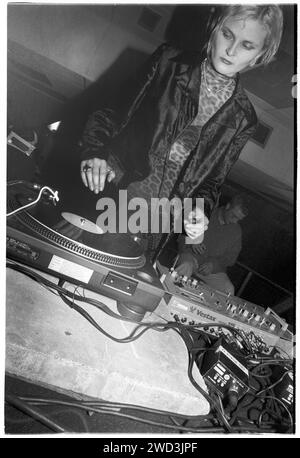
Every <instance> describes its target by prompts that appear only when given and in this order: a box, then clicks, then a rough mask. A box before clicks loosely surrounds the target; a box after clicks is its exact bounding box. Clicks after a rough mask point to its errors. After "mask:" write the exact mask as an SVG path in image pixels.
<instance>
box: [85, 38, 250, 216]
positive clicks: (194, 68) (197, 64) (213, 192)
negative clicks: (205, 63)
mask: <svg viewBox="0 0 300 458" xmlns="http://www.w3.org/2000/svg"><path fill="white" fill-rule="evenodd" d="M202 60H203V56H201V55H199V54H198V53H191V52H186V51H181V50H178V49H175V48H173V47H171V46H169V45H168V44H163V45H161V46H160V47H159V48H158V49H157V50H156V51H155V52H154V54H153V55H152V56H151V57H150V58H149V60H148V61H147V63H146V65H145V66H144V67H143V68H142V70H141V71H140V72H139V74H138V75H136V80H135V90H134V91H133V93H132V94H131V95H128V96H127V97H126V94H124V91H123V94H120V93H119V94H118V96H117V97H115V99H113V98H112V99H111V103H110V106H109V108H105V107H104V108H103V109H101V110H98V111H96V112H95V113H93V114H92V115H91V116H90V118H89V120H88V122H87V125H86V127H85V130H84V133H83V138H82V140H81V142H80V154H81V158H82V160H84V159H89V158H93V157H99V158H103V159H105V158H107V156H108V153H109V151H113V152H114V155H115V156H117V158H118V159H119V161H120V164H121V166H122V168H123V169H124V171H125V176H124V180H123V183H122V185H120V187H126V185H128V184H129V183H130V182H132V181H136V180H142V179H144V178H145V177H146V176H147V175H148V174H149V172H150V166H149V152H150V151H151V154H153V155H156V154H157V155H162V154H164V153H165V152H166V150H170V147H171V145H172V143H173V142H174V141H175V140H176V138H177V137H178V136H179V135H180V134H181V132H182V131H183V130H184V128H185V127H186V126H188V125H189V124H190V123H191V122H192V121H193V119H194V118H195V117H196V114H197V110H198V103H199V91H200V83H201V62H202ZM125 92H126V91H125ZM124 95H125V97H124ZM124 98H125V99H127V100H126V101H125V102H124V101H123V99H124ZM256 124H257V117H256V113H255V111H254V108H253V106H252V104H251V103H250V101H249V99H248V97H247V95H246V93H245V92H244V90H243V89H242V87H241V84H240V82H239V78H238V81H237V84H236V88H235V90H234V93H233V95H232V96H231V97H230V99H229V100H227V102H226V103H225V104H224V105H223V106H222V107H221V108H220V109H219V110H218V111H217V112H216V113H215V114H214V116H212V118H211V119H210V120H209V121H208V122H207V123H206V124H205V125H204V126H203V127H202V131H201V136H200V140H199V142H198V144H197V146H196V148H195V149H194V151H193V152H192V153H191V154H190V155H189V157H188V159H187V161H186V163H185V165H184V167H183V169H182V170H181V173H180V174H179V178H178V180H177V182H176V184H175V187H174V189H173V192H172V195H177V196H179V197H181V198H184V197H202V198H204V199H205V200H204V202H205V213H206V215H207V216H208V217H209V216H210V214H211V212H212V210H213V208H214V207H215V205H216V204H217V201H218V197H219V192H220V187H221V185H222V183H223V182H224V180H225V178H226V176H227V174H228V173H229V171H230V169H231V167H232V166H233V164H234V163H235V161H236V160H237V159H238V157H239V155H240V153H241V150H242V148H243V147H244V145H245V143H246V142H247V140H248V139H249V137H250V136H251V135H252V134H253V133H254V131H255V129H256ZM191 161H192V164H191ZM170 197H171V196H170Z"/></svg>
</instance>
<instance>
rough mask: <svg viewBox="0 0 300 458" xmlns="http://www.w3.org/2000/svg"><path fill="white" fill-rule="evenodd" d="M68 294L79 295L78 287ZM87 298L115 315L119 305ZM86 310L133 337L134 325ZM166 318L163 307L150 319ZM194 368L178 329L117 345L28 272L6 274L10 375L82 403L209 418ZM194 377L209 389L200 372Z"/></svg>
mask: <svg viewBox="0 0 300 458" xmlns="http://www.w3.org/2000/svg"><path fill="white" fill-rule="evenodd" d="M47 278H50V279H53V280H55V279H54V278H53V277H52V278H51V277H49V276H48V277H47ZM69 288H70V289H71V290H74V286H72V285H69ZM77 293H78V290H77ZM85 294H86V296H88V297H93V298H95V299H98V300H101V301H103V302H104V303H105V304H107V305H108V306H109V307H110V308H111V309H112V310H115V302H114V301H113V300H111V299H108V298H106V297H104V296H99V295H97V294H96V293H91V292H89V291H86V292H85ZM81 305H83V304H81ZM83 307H84V309H85V310H86V311H87V312H88V313H89V314H90V315H91V316H92V317H93V318H94V320H95V321H96V322H97V323H98V324H99V325H100V326H101V327H103V329H104V330H105V331H106V332H107V333H109V334H110V335H113V336H114V337H117V338H123V337H126V336H127V335H129V333H130V332H131V330H132V329H133V327H135V325H134V324H132V323H127V322H123V321H119V320H117V319H115V318H111V317H109V316H108V315H107V314H105V313H103V312H102V311H100V310H98V309H97V308H95V307H93V306H91V305H88V304H84V305H83ZM166 313H167V311H166V306H165V305H164V304H161V305H160V306H159V307H158V308H157V309H156V311H155V312H154V313H152V315H149V316H146V320H147V321H158V320H159V321H161V318H159V316H158V315H162V316H163V315H165V316H166ZM187 364H188V354H187V350H186V347H185V344H184V342H183V340H182V339H181V337H180V336H179V335H178V334H176V333H175V332H174V331H171V330H169V331H167V332H163V333H162V332H157V331H154V330H149V331H147V332H146V333H145V334H143V335H142V336H141V337H140V338H138V339H137V340H135V341H134V342H131V343H118V342H114V341H113V340H112V339H110V338H108V337H105V336H104V335H103V334H102V333H101V332H99V331H98V330H97V329H96V328H94V327H93V326H92V325H91V324H90V323H89V322H88V321H87V320H86V319H84V317H83V316H81V315H80V314H78V313H77V312H76V311H74V310H72V309H70V308H69V307H68V306H67V305H66V304H64V302H63V301H62V300H61V299H60V298H59V297H57V296H56V295H54V294H52V293H51V292H49V291H47V290H46V289H45V288H44V287H42V286H41V285H39V284H37V283H36V282H34V281H33V280H31V279H30V278H28V277H26V276H25V275H24V274H22V273H19V272H15V271H13V270H11V269H7V300H6V371H7V373H9V374H13V375H16V376H19V377H22V378H24V379H26V380H29V381H32V382H34V383H37V384H40V385H42V386H48V387H50V388H51V389H54V390H57V391H60V392H64V393H68V394H70V395H72V396H74V397H77V398H82V397H86V396H90V397H93V398H98V399H103V400H106V401H115V402H123V403H132V404H138V405H142V406H146V407H151V408H155V409H162V410H166V411H170V412H176V413H179V414H185V415H200V414H207V413H208V412H209V405H208V403H207V401H206V400H205V399H204V398H203V397H202V396H201V394H200V393H199V392H198V391H197V390H196V389H195V388H194V387H193V386H192V385H191V383H190V381H189V378H188V375H187ZM193 375H194V378H195V380H196V381H197V382H198V383H199V385H200V386H201V387H202V388H205V385H204V382H203V380H202V378H201V376H200V375H199V373H198V371H197V370H194V372H193Z"/></svg>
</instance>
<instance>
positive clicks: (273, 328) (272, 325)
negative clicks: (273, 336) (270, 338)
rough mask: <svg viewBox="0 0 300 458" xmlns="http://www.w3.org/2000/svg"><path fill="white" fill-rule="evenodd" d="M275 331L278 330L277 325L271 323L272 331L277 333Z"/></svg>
mask: <svg viewBox="0 0 300 458" xmlns="http://www.w3.org/2000/svg"><path fill="white" fill-rule="evenodd" d="M275 329H276V324H275V323H271V325H270V330H271V331H275Z"/></svg>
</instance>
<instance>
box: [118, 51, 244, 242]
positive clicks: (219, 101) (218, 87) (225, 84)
mask: <svg viewBox="0 0 300 458" xmlns="http://www.w3.org/2000/svg"><path fill="white" fill-rule="evenodd" d="M235 84H236V80H235V79H234V78H228V77H226V76H223V75H221V74H219V73H217V72H216V71H215V70H214V69H213V68H212V66H211V65H210V63H209V62H208V61H207V60H205V61H204V62H203V63H202V79H201V87H200V94H199V107H198V113H197V116H196V118H195V119H194V120H193V122H192V123H191V124H190V125H189V126H188V127H186V128H185V130H184V131H183V132H182V133H181V135H180V137H179V138H177V139H176V141H175V142H174V143H173V145H172V147H171V149H170V151H169V152H167V153H166V154H165V155H164V156H161V157H157V156H155V157H154V156H153V155H151V153H150V165H151V170H152V171H151V173H150V175H149V176H148V177H147V178H145V179H144V180H142V181H136V182H133V183H131V184H130V185H129V186H128V188H127V192H128V194H127V196H128V201H129V199H131V198H133V197H142V198H144V199H145V201H146V202H147V204H148V208H150V199H151V197H158V198H163V197H169V195H170V193H171V191H172V189H173V186H174V184H175V182H176V179H177V177H178V175H179V172H180V170H181V168H182V166H183V165H184V163H185V161H186V159H187V158H188V156H189V154H190V153H191V151H192V150H193V149H194V148H195V146H196V144H197V142H198V141H199V138H200V133H201V129H202V126H203V125H204V124H205V123H207V121H208V120H209V119H210V118H211V117H212V116H213V115H214V114H215V113H216V112H217V110H219V109H220V108H221V106H222V105H223V104H224V103H225V102H226V101H227V100H228V99H229V98H230V97H231V95H232V93H233V91H234V88H235ZM114 165H115V164H112V166H114ZM152 210H153V212H152V213H151V215H150V214H149V231H150V218H160V215H161V213H162V207H159V208H158V209H157V211H156V212H155V210H154V209H152ZM161 230H162V232H163V228H161ZM149 235H150V234H147V236H149ZM159 239H160V234H152V239H151V242H150V245H151V249H152V250H154V249H155V246H156V245H157V244H158V242H159ZM148 248H149V246H148Z"/></svg>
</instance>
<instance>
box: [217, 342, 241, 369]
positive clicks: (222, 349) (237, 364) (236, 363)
mask: <svg viewBox="0 0 300 458" xmlns="http://www.w3.org/2000/svg"><path fill="white" fill-rule="evenodd" d="M217 351H221V352H222V353H224V355H226V356H227V358H229V359H230V360H231V361H232V362H233V363H234V364H235V365H236V366H237V367H239V368H240V369H241V370H242V371H243V372H245V373H246V374H247V375H248V374H249V372H248V369H246V367H244V366H243V365H242V364H241V363H240V362H239V361H238V360H237V359H236V358H235V357H234V356H232V355H231V354H230V353H229V352H228V351H227V350H226V349H225V348H224V347H222V345H220V346H219V348H218V349H217Z"/></svg>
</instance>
